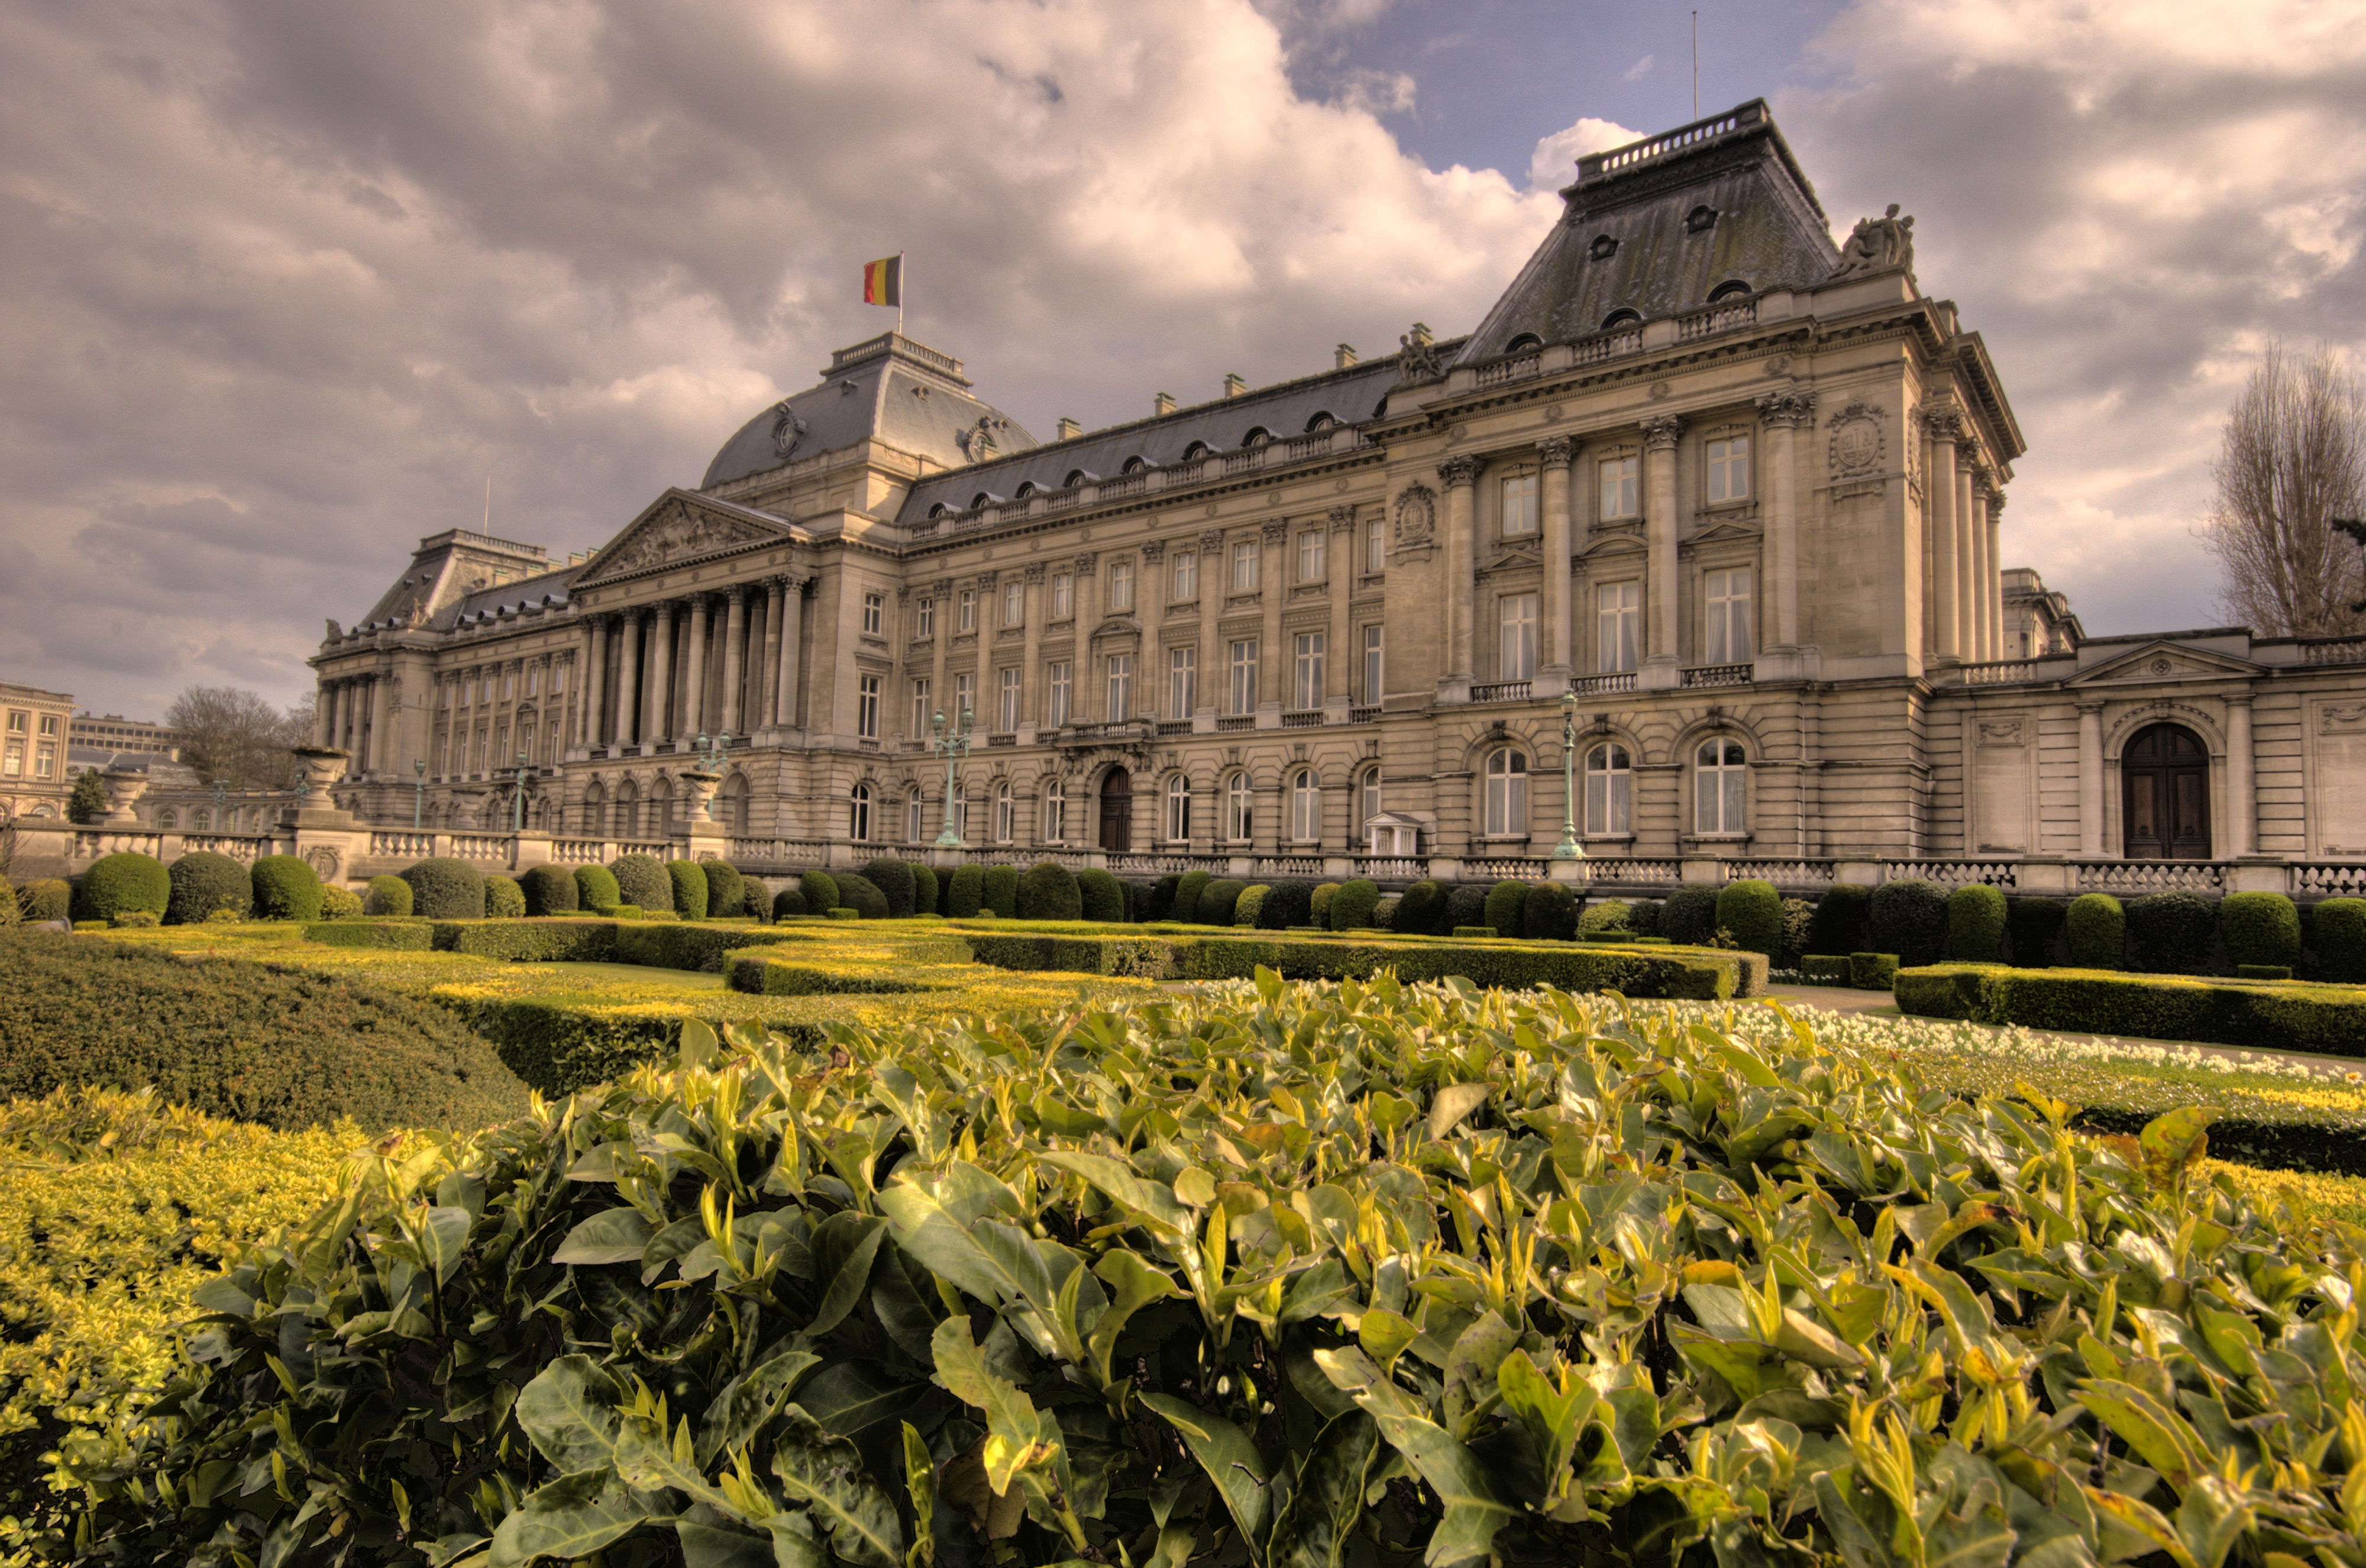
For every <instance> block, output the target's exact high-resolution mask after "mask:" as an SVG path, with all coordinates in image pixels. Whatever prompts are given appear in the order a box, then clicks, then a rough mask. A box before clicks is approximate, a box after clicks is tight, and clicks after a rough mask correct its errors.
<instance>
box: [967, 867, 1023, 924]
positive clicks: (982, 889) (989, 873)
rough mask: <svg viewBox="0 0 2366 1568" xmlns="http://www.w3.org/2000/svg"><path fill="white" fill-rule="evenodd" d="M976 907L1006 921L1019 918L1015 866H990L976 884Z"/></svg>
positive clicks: (1017, 874)
mask: <svg viewBox="0 0 2366 1568" xmlns="http://www.w3.org/2000/svg"><path fill="white" fill-rule="evenodd" d="M977 907H978V908H980V909H991V910H993V911H994V912H995V913H996V914H997V915H999V916H1001V917H1002V918H1003V919H1006V920H1015V919H1018V918H1019V868H1018V867H1017V866H1015V865H990V866H987V867H986V875H985V877H984V879H983V880H981V881H980V882H979V883H978V887H977Z"/></svg>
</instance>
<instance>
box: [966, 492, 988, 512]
mask: <svg viewBox="0 0 2366 1568" xmlns="http://www.w3.org/2000/svg"><path fill="white" fill-rule="evenodd" d="M993 499H994V497H992V496H990V495H988V494H986V491H978V492H977V493H976V494H975V495H974V496H971V497H970V498H969V509H970V510H971V511H972V512H975V511H976V510H977V509H978V508H979V507H981V506H984V505H985V504H986V502H989V501H992V500H993Z"/></svg>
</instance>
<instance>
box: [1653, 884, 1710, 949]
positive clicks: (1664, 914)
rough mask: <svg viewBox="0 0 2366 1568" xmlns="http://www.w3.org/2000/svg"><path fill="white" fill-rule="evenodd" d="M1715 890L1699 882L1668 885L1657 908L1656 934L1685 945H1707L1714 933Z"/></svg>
mask: <svg viewBox="0 0 2366 1568" xmlns="http://www.w3.org/2000/svg"><path fill="white" fill-rule="evenodd" d="M1717 893H1718V890H1717V889H1716V888H1714V887H1711V886H1708V885H1707V883H1698V882H1696V883H1688V884H1686V885H1685V886H1682V887H1677V888H1673V889H1671V890H1670V891H1669V894H1668V897H1667V902H1666V903H1665V904H1664V905H1663V906H1662V908H1661V911H1660V929H1659V932H1658V934H1659V935H1661V936H1663V937H1666V938H1667V939H1668V940H1669V941H1670V942H1676V943H1679V944H1681V945H1683V946H1686V947H1704V946H1707V943H1708V942H1709V941H1710V939H1711V938H1713V937H1715V936H1716V935H1717Z"/></svg>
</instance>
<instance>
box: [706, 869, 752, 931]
mask: <svg viewBox="0 0 2366 1568" xmlns="http://www.w3.org/2000/svg"><path fill="white" fill-rule="evenodd" d="M699 869H700V870H702V871H704V872H705V873H706V918H707V919H710V920H737V919H742V918H744V917H745V916H746V915H747V913H748V883H747V879H746V878H745V877H743V876H741V875H740V874H739V868H738V866H736V865H733V864H732V863H730V862H729V861H727V860H710V861H701V862H700V863H699Z"/></svg>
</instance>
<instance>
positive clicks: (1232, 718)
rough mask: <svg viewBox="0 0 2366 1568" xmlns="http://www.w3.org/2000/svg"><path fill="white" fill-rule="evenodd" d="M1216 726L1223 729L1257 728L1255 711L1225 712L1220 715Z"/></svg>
mask: <svg viewBox="0 0 2366 1568" xmlns="http://www.w3.org/2000/svg"><path fill="white" fill-rule="evenodd" d="M1216 728H1218V729H1221V730H1234V729H1255V728H1256V715H1255V714H1253V713H1228V714H1223V715H1221V716H1218V718H1217V720H1216Z"/></svg>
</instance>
